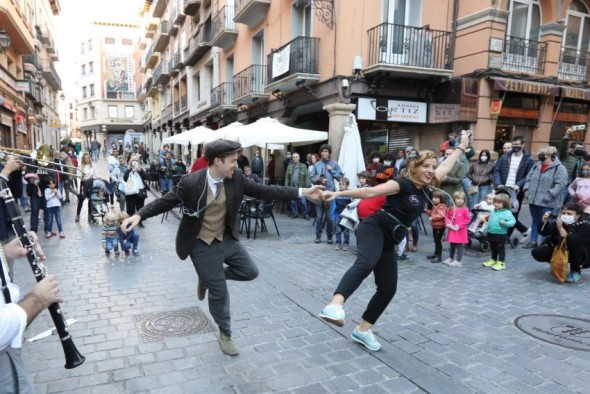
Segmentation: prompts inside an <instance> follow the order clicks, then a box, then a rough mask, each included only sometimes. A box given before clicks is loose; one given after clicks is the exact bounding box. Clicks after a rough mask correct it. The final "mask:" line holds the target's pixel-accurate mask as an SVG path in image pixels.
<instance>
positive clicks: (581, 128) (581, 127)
mask: <svg viewBox="0 0 590 394" xmlns="http://www.w3.org/2000/svg"><path fill="white" fill-rule="evenodd" d="M571 129H572V131H578V130H586V125H585V124H578V125H575V126H572V127H571Z"/></svg>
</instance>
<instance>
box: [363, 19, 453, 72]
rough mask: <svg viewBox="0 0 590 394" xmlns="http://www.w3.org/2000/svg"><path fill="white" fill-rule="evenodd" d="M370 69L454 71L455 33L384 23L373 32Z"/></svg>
mask: <svg viewBox="0 0 590 394" xmlns="http://www.w3.org/2000/svg"><path fill="white" fill-rule="evenodd" d="M368 32H369V66H373V65H376V64H380V63H381V64H390V65H396V66H409V67H422V68H435V69H442V70H450V69H451V61H450V60H451V59H450V55H449V46H450V41H451V33H450V32H447V31H442V30H433V29H430V27H429V26H425V27H413V26H405V25H396V24H392V23H382V24H380V25H377V26H376V27H374V28H372V29H370V30H369V31H368Z"/></svg>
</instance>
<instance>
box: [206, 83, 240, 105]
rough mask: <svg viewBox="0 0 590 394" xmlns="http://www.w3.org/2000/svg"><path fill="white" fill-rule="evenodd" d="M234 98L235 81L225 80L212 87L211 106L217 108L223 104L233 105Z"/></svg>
mask: <svg viewBox="0 0 590 394" xmlns="http://www.w3.org/2000/svg"><path fill="white" fill-rule="evenodd" d="M233 99H234V84H233V82H224V83H222V84H220V85H218V86H216V87H214V88H213V89H211V108H212V109H213V108H217V107H220V106H222V105H232V103H231V102H232V100H233Z"/></svg>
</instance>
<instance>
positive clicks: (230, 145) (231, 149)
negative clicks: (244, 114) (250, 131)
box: [205, 140, 242, 159]
mask: <svg viewBox="0 0 590 394" xmlns="http://www.w3.org/2000/svg"><path fill="white" fill-rule="evenodd" d="M240 149H242V144H240V143H239V142H237V141H230V140H215V141H212V142H210V143H208V144H207V146H206V147H205V157H207V159H214V158H216V157H225V156H227V155H229V154H231V153H236V152H238V151H239V150H240Z"/></svg>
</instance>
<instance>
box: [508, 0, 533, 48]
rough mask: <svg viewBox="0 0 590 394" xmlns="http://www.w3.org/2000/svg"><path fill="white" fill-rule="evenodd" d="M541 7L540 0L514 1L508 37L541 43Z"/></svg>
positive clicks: (511, 7) (511, 8) (511, 4)
mask: <svg viewBox="0 0 590 394" xmlns="http://www.w3.org/2000/svg"><path fill="white" fill-rule="evenodd" d="M540 25H541V6H540V5H539V1H538V0H512V2H511V3H510V18H509V21H508V26H509V29H508V36H510V37H514V38H519V39H521V40H534V41H539V32H540Z"/></svg>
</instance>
